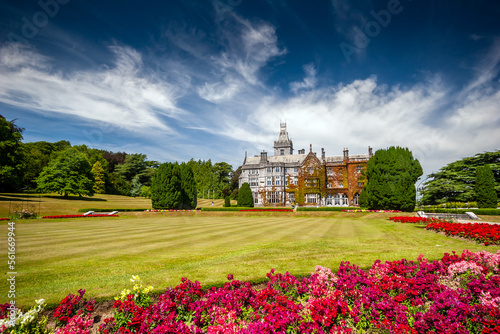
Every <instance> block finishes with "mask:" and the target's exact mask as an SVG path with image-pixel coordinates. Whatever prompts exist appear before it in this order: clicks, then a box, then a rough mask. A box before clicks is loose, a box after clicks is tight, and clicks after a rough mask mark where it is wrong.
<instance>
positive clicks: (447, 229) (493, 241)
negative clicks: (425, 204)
mask: <svg viewBox="0 0 500 334" xmlns="http://www.w3.org/2000/svg"><path fill="white" fill-rule="evenodd" d="M389 219H390V220H392V221H394V222H398V223H425V224H427V225H426V227H425V228H426V229H427V230H434V231H437V232H444V233H445V234H446V235H447V236H455V237H462V238H467V239H471V240H475V241H477V242H479V243H484V244H485V245H486V246H488V245H500V224H486V223H454V222H449V221H445V220H439V219H436V218H423V217H404V216H402V217H390V218H389Z"/></svg>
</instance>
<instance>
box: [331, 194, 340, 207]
mask: <svg viewBox="0 0 500 334" xmlns="http://www.w3.org/2000/svg"><path fill="white" fill-rule="evenodd" d="M333 200H334V204H333V205H340V195H339V194H335V195H334V196H333Z"/></svg>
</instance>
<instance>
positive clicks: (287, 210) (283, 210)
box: [238, 209, 293, 212]
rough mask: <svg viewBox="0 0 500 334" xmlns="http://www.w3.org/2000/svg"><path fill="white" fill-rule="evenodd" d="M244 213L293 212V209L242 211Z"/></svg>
mask: <svg viewBox="0 0 500 334" xmlns="http://www.w3.org/2000/svg"><path fill="white" fill-rule="evenodd" d="M238 211H246V212H293V209H243V210H238Z"/></svg>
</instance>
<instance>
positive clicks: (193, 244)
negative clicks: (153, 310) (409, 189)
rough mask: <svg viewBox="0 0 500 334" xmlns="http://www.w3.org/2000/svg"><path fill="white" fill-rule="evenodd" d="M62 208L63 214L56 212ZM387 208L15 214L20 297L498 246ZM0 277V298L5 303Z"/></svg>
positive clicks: (113, 290) (301, 271) (1, 252)
mask: <svg viewBox="0 0 500 334" xmlns="http://www.w3.org/2000/svg"><path fill="white" fill-rule="evenodd" d="M58 213H61V211H58ZM388 216H389V215H387V214H373V213H368V214H346V213H331V214H328V215H327V216H320V215H318V213H311V214H310V215H308V214H305V213H302V214H298V213H297V214H293V213H275V214H270V213H265V214H264V215H251V214H239V213H224V214H218V213H204V212H199V213H186V214H181V213H174V214H169V213H164V214H162V213H130V214H123V215H122V216H121V217H119V218H103V219H101V218H79V219H61V220H40V219H38V220H25V221H22V220H17V221H16V252H17V254H16V257H17V258H16V266H17V267H16V270H17V272H18V275H17V282H16V290H17V291H16V292H17V293H16V301H17V303H18V305H20V306H31V305H32V304H33V301H34V300H35V299H38V298H45V299H46V300H47V301H48V302H49V303H50V304H55V303H58V302H59V301H60V300H61V299H62V298H64V297H65V296H66V295H67V294H68V293H76V292H77V291H78V289H81V288H84V289H87V295H88V296H93V297H112V296H114V295H117V294H119V292H120V291H121V290H122V289H124V288H127V287H128V288H130V282H129V278H130V277H131V275H139V276H140V277H141V278H142V280H143V282H144V283H145V284H146V285H153V286H154V288H155V291H157V292H159V291H162V290H164V289H165V288H167V287H168V286H173V285H177V284H178V283H179V282H180V279H181V277H183V276H185V277H188V278H189V279H191V280H199V281H200V282H202V284H205V285H211V284H219V283H222V282H224V281H225V280H226V276H227V275H228V274H233V275H234V276H235V278H236V279H240V280H254V281H255V280H262V279H264V278H265V275H266V273H267V272H269V270H270V269H271V268H275V269H276V271H278V272H283V273H284V272H286V271H289V272H291V273H292V274H294V275H307V274H309V273H311V272H312V271H314V268H315V266H316V265H322V266H324V267H330V268H332V269H333V270H336V269H337V268H338V266H339V264H340V262H341V261H350V262H351V263H354V264H357V265H360V266H362V267H369V266H371V265H372V264H373V262H374V261H375V260H376V259H381V260H383V261H385V260H398V259H402V258H407V259H416V258H417V256H418V255H419V254H424V255H425V256H426V257H428V258H429V259H438V258H441V257H442V256H443V254H444V253H445V252H451V251H457V252H461V251H462V250H464V249H469V250H471V251H479V250H487V251H490V252H496V250H497V249H499V248H498V247H491V246H490V247H486V246H481V245H477V244H475V243H471V242H466V241H460V240H455V239H451V238H448V237H445V236H442V235H439V234H436V233H434V232H431V231H426V230H425V229H424V228H423V227H422V226H418V225H414V224H398V223H393V222H391V221H389V220H388V219H387V217H388ZM0 236H1V237H0V242H1V245H2V246H1V248H0V263H3V266H4V272H7V271H8V270H7V249H6V248H7V247H6V244H7V240H6V239H7V222H2V224H1V225H0ZM7 301H8V298H7V282H6V280H5V279H3V280H2V281H1V282H0V302H2V303H4V302H7Z"/></svg>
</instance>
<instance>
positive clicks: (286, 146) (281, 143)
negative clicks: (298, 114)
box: [274, 122, 293, 156]
mask: <svg viewBox="0 0 500 334" xmlns="http://www.w3.org/2000/svg"><path fill="white" fill-rule="evenodd" d="M291 154H293V143H292V140H291V139H290V138H289V137H288V131H286V122H280V135H279V137H278V140H275V141H274V155H275V156H277V155H291Z"/></svg>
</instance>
